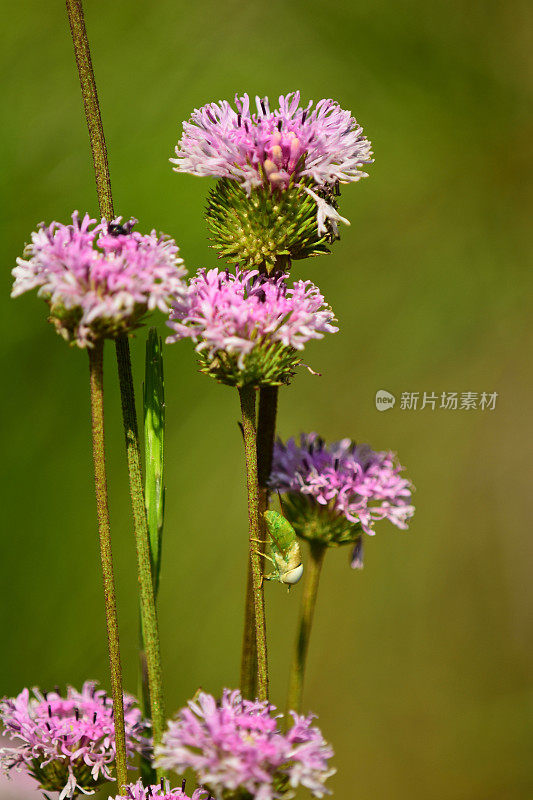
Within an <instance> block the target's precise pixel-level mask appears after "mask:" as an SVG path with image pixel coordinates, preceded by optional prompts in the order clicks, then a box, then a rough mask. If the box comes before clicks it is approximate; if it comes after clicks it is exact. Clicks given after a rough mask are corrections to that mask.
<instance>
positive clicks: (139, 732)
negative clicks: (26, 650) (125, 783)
mask: <svg viewBox="0 0 533 800" xmlns="http://www.w3.org/2000/svg"><path fill="white" fill-rule="evenodd" d="M96 686H97V684H96V683H95V682H93V681H87V682H86V683H84V684H83V687H82V690H81V692H78V691H76V689H73V688H72V687H71V686H69V687H68V689H67V696H66V697H61V696H60V695H59V694H58V693H57V692H48V693H44V694H42V693H41V692H40V691H39V690H38V689H33V690H32V694H30V692H29V690H28V689H23V691H22V692H21V693H20V694H19V695H18V696H17V697H13V698H7V697H4V698H3V700H2V701H0V719H1V720H2V724H3V727H4V733H5V735H7V736H9V737H10V738H11V739H13V740H14V741H15V742H16V745H17V746H16V747H13V748H2V749H1V750H0V765H1V766H2V768H3V770H4V771H6V772H7V771H9V770H10V769H12V768H13V767H15V768H18V769H20V768H21V767H24V768H26V769H27V771H28V772H29V774H30V775H32V777H34V778H35V779H36V780H37V781H39V784H40V787H41V788H42V789H47V790H49V791H59V792H60V796H59V800H62V798H65V797H74V796H75V795H76V794H79V793H80V792H82V793H83V794H92V793H93V792H94V791H95V790H96V789H97V788H98V787H99V786H100V785H101V784H103V783H105V782H106V781H112V780H113V779H114V778H113V763H114V761H115V722H114V718H113V701H112V700H111V698H110V697H108V696H107V694H106V693H105V692H104V691H103V690H102V689H97V688H96ZM124 722H125V729H126V751H127V755H128V758H131V757H132V756H133V754H134V753H135V752H140V751H141V750H143V748H144V747H145V746H146V738H145V736H144V729H145V727H146V725H145V723H143V721H142V718H141V712H140V711H139V709H138V708H137V707H136V706H135V699H134V698H133V697H130V696H129V695H124Z"/></svg>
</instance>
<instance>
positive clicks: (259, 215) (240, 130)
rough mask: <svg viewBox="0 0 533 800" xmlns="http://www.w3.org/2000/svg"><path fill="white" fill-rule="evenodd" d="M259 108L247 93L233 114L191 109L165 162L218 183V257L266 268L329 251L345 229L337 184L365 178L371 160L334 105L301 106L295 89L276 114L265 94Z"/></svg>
mask: <svg viewBox="0 0 533 800" xmlns="http://www.w3.org/2000/svg"><path fill="white" fill-rule="evenodd" d="M255 105H256V108H255V110H254V109H252V108H251V107H250V99H249V97H248V95H247V94H244V95H243V96H242V97H239V96H238V95H236V96H235V108H234V107H232V106H231V104H230V103H229V102H228V101H227V100H222V101H220V102H219V103H208V104H207V105H205V106H203V107H202V108H197V109H195V110H194V111H193V113H192V115H191V117H190V119H189V121H187V122H184V123H183V134H182V137H181V139H180V141H179V143H178V145H177V146H176V157H175V158H172V159H170V160H171V162H172V163H173V164H174V169H175V171H176V172H186V173H190V174H192V175H198V176H205V175H210V176H213V177H216V178H220V179H221V180H220V181H219V183H218V184H217V187H216V188H215V189H213V191H212V192H211V194H210V199H209V203H208V209H207V220H208V224H209V227H210V230H211V231H212V233H213V234H214V242H215V244H214V245H213V246H214V247H215V248H216V249H218V250H219V251H220V253H221V255H222V256H225V257H227V258H229V259H232V258H233V259H234V260H235V261H239V263H241V264H243V255H242V253H243V251H244V252H245V253H246V257H247V259H248V263H249V266H250V267H252V266H258V267H261V266H263V265H264V268H265V269H266V270H267V271H270V270H271V269H272V268H273V265H275V262H276V258H279V257H280V256H281V257H284V256H289V257H290V258H291V259H294V258H306V257H308V256H310V255H318V254H320V253H327V252H329V250H328V249H327V247H326V245H327V244H328V243H330V242H332V241H333V240H334V239H335V238H338V222H344V223H345V224H349V221H348V220H347V219H345V218H344V217H342V216H341V215H340V214H339V212H338V210H337V198H336V197H335V195H337V194H339V191H338V190H339V185H340V184H346V183H354V182H356V181H359V180H360V179H361V178H365V177H367V173H366V172H365V171H364V167H365V166H366V165H367V164H370V163H371V162H372V160H373V159H372V150H371V144H370V142H369V141H368V139H367V138H366V137H365V136H364V135H363V129H362V128H361V126H360V125H359V124H358V122H357V121H356V119H355V118H354V117H353V116H352V113H351V112H350V111H346V110H344V109H342V108H341V107H340V106H339V104H338V103H337V102H335V101H334V100H330V99H324V100H320V101H319V102H318V103H317V104H316V106H315V107H314V108H313V103H312V101H311V102H309V103H308V104H307V106H305V107H302V106H300V93H299V92H292V93H290V94H287V95H284V96H281V97H280V98H279V107H278V108H276V109H273V110H271V109H270V104H269V100H268V98H266V97H265V98H259V97H256V100H255ZM231 183H236V184H238V185H239V187H242V192H241V194H239V192H238V191H236V190H234V189H231V186H230V184H231ZM252 193H253V194H254V197H253V200H254V202H247V197H248V198H250V196H251V195H252ZM277 223H279V225H278V224H277ZM254 241H255V242H256V245H255V246H254Z"/></svg>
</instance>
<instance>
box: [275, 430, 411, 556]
mask: <svg viewBox="0 0 533 800" xmlns="http://www.w3.org/2000/svg"><path fill="white" fill-rule="evenodd" d="M402 469H403V468H402V467H401V466H400V465H399V464H398V461H397V459H396V457H395V455H394V454H393V453H391V452H389V451H386V452H379V451H375V450H372V448H371V447H369V445H364V444H363V445H361V444H360V445H358V444H355V443H354V442H352V441H351V439H341V440H340V441H338V442H333V443H331V444H330V445H327V444H326V443H325V441H324V440H323V439H322V438H320V437H319V436H318V434H316V433H309V434H302V435H301V436H300V440H299V441H296V440H295V439H289V440H288V441H287V442H286V443H283V442H282V441H281V440H278V441H277V442H276V443H275V445H274V455H273V461H272V472H271V474H270V481H269V482H270V486H271V488H272V489H273V490H274V491H278V492H281V493H284V494H285V495H286V498H284V510H285V513H286V514H287V516H288V518H289V520H290V522H291V523H292V524H293V526H294V527H295V529H296V532H297V533H299V535H301V536H303V537H304V538H307V539H310V540H313V539H320V540H323V541H324V542H325V543H327V544H330V545H332V546H334V545H338V544H344V543H352V544H355V549H354V555H353V560H352V566H354V567H361V566H362V542H361V532H364V533H368V534H373V533H374V532H375V531H374V523H375V522H376V521H378V520H381V519H388V520H389V521H390V522H392V523H393V525H396V527H398V528H401V529H405V528H407V527H408V520H409V519H410V517H412V515H413V513H414V506H413V505H412V504H411V495H412V492H413V486H412V484H411V483H410V482H409V481H408V480H407V479H406V478H404V477H403V476H402V475H401V472H402Z"/></svg>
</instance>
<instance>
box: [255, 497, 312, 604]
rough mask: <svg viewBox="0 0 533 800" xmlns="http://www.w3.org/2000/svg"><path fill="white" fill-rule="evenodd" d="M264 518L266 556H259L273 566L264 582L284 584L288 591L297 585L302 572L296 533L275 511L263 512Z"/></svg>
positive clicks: (263, 554)
mask: <svg viewBox="0 0 533 800" xmlns="http://www.w3.org/2000/svg"><path fill="white" fill-rule="evenodd" d="M264 516H265V522H266V526H267V531H268V555H267V554H266V553H261V555H262V556H263V557H264V558H266V559H267V560H268V561H270V563H271V564H272V565H273V566H274V571H273V572H271V573H270V574H269V575H265V580H267V581H278V582H279V583H284V584H285V585H286V586H288V588H289V589H290V588H291V586H293V585H294V584H295V583H298V581H299V580H300V578H301V577H302V574H303V571H304V568H303V564H302V556H301V554H300V545H299V544H298V539H297V536H296V533H295V532H294V528H293V527H292V525H291V524H290V522H289V521H288V520H287V519H285V517H284V516H283V515H282V514H278V512H277V511H265V515H264Z"/></svg>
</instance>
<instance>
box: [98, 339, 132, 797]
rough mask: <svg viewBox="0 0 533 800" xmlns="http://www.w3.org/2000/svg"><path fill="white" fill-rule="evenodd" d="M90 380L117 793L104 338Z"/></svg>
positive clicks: (122, 743) (117, 683) (118, 712)
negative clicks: (105, 436) (105, 430)
mask: <svg viewBox="0 0 533 800" xmlns="http://www.w3.org/2000/svg"><path fill="white" fill-rule="evenodd" d="M88 353H89V381H90V389H91V422H92V441H93V461H94V486H95V491H96V511H97V516H98V533H99V536H100V557H101V560H102V574H103V578H104V597H105V615H106V622H107V642H108V648H109V663H110V667H111V692H112V696H113V709H114V716H115V752H116V772H117V783H118V790H119V793H120V794H125V791H126V790H125V788H124V787H125V786H126V784H127V773H126V735H125V732H124V703H123V690H122V668H121V664H120V648H119V638H118V620H117V604H116V598H115V578H114V574H113V554H112V551H111V531H110V526H109V508H108V503H107V477H106V468H105V440H104V341H103V339H100V340H98V341H97V342H95V344H94V346H93V347H91V348H89V349H88Z"/></svg>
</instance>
